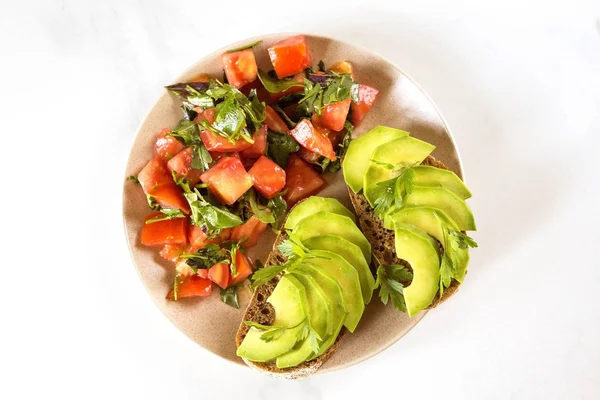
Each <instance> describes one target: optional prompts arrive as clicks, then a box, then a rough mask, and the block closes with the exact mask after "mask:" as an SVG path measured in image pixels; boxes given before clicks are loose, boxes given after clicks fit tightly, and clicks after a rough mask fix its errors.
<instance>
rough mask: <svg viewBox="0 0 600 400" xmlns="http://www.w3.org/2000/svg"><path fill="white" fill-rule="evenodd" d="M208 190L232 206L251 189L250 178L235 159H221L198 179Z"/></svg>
mask: <svg viewBox="0 0 600 400" xmlns="http://www.w3.org/2000/svg"><path fill="white" fill-rule="evenodd" d="M200 179H201V180H202V182H204V183H208V190H210V191H211V193H212V194H214V195H215V196H217V198H218V199H219V200H221V201H222V202H223V203H225V204H229V205H231V204H233V203H235V201H236V200H237V199H239V198H240V197H241V196H242V195H243V194H244V193H246V191H247V190H248V189H250V188H251V187H252V177H251V176H250V175H249V174H248V173H247V172H246V169H245V168H244V165H243V164H242V162H241V161H240V160H239V159H238V158H235V157H224V158H221V159H220V160H219V161H217V163H216V164H215V165H213V166H212V167H211V168H210V169H209V170H208V171H206V172H205V173H203V174H202V176H201V177H200Z"/></svg>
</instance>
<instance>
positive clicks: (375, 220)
mask: <svg viewBox="0 0 600 400" xmlns="http://www.w3.org/2000/svg"><path fill="white" fill-rule="evenodd" d="M421 165H430V166H432V167H436V168H441V169H449V168H448V167H447V166H446V165H445V164H444V163H442V162H441V161H438V160H436V159H435V158H433V157H432V156H428V157H427V158H426V159H425V160H424V161H423V162H422V163H421ZM348 192H349V193H350V200H351V202H352V206H353V207H354V211H355V212H356V215H357V216H358V223H359V226H360V228H361V230H362V231H363V233H364V235H365V236H366V238H367V240H368V241H369V242H370V243H371V245H372V246H373V247H372V251H373V262H372V263H371V268H372V271H373V272H375V271H376V270H377V267H378V263H382V264H387V265H390V264H402V265H404V266H405V267H407V269H409V270H411V271H412V269H411V268H410V265H409V264H408V263H407V262H405V261H404V260H401V259H399V258H397V257H396V252H395V251H394V249H395V247H396V246H395V244H394V231H391V230H389V229H385V228H384V226H383V220H381V219H380V218H379V217H377V216H376V215H375V212H374V211H373V208H372V207H371V206H370V205H369V202H368V201H367V199H366V198H365V197H364V196H363V195H362V194H356V193H354V192H353V191H352V190H351V189H350V188H348ZM440 250H441V251H443V248H441V244H440ZM459 285H460V283H459V282H458V281H456V280H453V281H452V282H451V284H450V286H449V287H448V288H446V289H444V294H443V296H441V297H440V296H436V297H435V298H434V299H433V303H431V305H430V306H429V307H427V309H428V310H429V309H432V308H435V307H436V306H438V305H439V304H441V303H442V302H444V301H446V300H447V299H448V298H449V297H450V296H452V295H453V294H454V293H455V292H456V291H457V290H458V286H459Z"/></svg>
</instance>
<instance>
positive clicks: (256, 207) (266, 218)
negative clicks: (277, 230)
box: [245, 189, 275, 224]
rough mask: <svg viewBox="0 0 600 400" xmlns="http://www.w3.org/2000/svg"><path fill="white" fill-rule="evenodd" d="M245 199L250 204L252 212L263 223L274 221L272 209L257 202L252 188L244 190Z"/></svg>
mask: <svg viewBox="0 0 600 400" xmlns="http://www.w3.org/2000/svg"><path fill="white" fill-rule="evenodd" d="M245 199H246V200H247V201H248V203H249V205H250V209H251V210H252V214H254V215H256V217H257V218H258V219H259V220H260V221H261V222H264V223H265V224H272V223H274V222H275V216H274V215H273V211H271V209H270V208H269V207H268V206H263V205H262V204H259V203H258V201H257V200H256V192H255V191H254V189H250V190H248V192H246V194H245Z"/></svg>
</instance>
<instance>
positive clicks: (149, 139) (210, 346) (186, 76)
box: [123, 33, 462, 373]
mask: <svg viewBox="0 0 600 400" xmlns="http://www.w3.org/2000/svg"><path fill="white" fill-rule="evenodd" d="M293 35H295V34H293V33H286V34H272V35H266V36H260V37H255V38H251V39H247V40H244V41H241V42H238V43H233V44H231V45H230V46H227V47H226V48H223V49H221V50H218V51H216V52H214V53H212V54H211V55H208V56H206V57H204V58H203V59H201V60H200V61H198V62H197V63H195V64H194V65H192V66H191V67H190V68H188V69H187V70H186V71H185V72H184V73H183V74H181V75H180V76H179V77H177V78H175V79H173V81H172V82H164V84H165V85H167V84H171V83H176V82H185V81H189V80H190V79H192V78H193V77H195V76H197V75H198V74H199V73H208V74H209V75H211V76H214V77H221V76H222V69H221V64H220V55H221V54H222V53H223V52H224V51H225V50H227V49H231V48H236V47H240V46H242V45H244V44H247V43H251V42H254V41H256V40H262V42H261V43H260V44H259V45H258V46H256V47H255V55H256V59H257V63H258V65H259V68H262V69H265V70H268V69H271V65H270V62H269V59H268V56H267V51H266V49H267V47H269V46H270V45H272V44H273V43H275V42H278V41H280V40H282V39H285V38H287V37H290V36H293ZM305 36H306V37H307V40H308V43H309V47H310V51H311V54H312V56H313V64H314V66H316V63H317V62H318V61H319V60H323V61H324V62H325V64H326V65H332V64H333V63H335V62H337V61H340V60H348V61H350V62H351V63H352V64H353V66H354V79H355V80H356V81H358V82H361V83H365V84H368V85H370V86H373V87H375V88H377V89H379V96H378V98H377V101H376V102H375V105H374V106H373V108H372V109H371V111H370V112H369V114H367V117H366V118H365V119H364V120H363V122H362V123H361V125H360V126H358V127H357V128H356V130H355V136H359V135H361V134H363V133H365V132H367V131H368V130H370V129H372V128H374V127H375V126H377V125H386V126H391V127H395V128H399V129H403V130H406V131H409V132H410V134H411V135H412V136H414V137H416V138H418V139H422V140H425V141H427V142H430V143H432V144H434V145H435V146H436V149H435V151H434V152H433V156H434V157H436V158H437V159H438V160H441V161H443V162H444V163H445V164H446V165H447V166H448V167H449V168H450V169H452V170H453V171H454V172H456V173H457V174H458V175H459V176H461V177H462V168H461V163H460V157H459V155H458V152H457V150H456V146H455V145H454V141H453V139H452V135H451V134H450V131H449V129H448V127H447V125H446V123H445V121H444V119H443V117H442V116H441V114H440V113H439V111H438V109H437V108H436V106H435V104H434V103H433V102H432V101H431V99H430V98H429V97H428V96H427V94H425V93H424V92H423V90H422V89H421V88H420V87H419V86H418V85H417V84H416V83H415V82H414V81H413V80H412V79H411V78H409V77H408V76H407V75H406V74H405V73H404V72H402V71H401V70H400V68H398V67H396V66H395V65H394V64H392V63H391V62H389V61H388V60H386V59H385V58H383V57H381V56H379V55H377V54H375V53H373V52H371V51H369V50H367V49H365V48H362V47H360V46H356V45H353V44H350V43H346V42H344V41H341V40H337V39H332V38H328V37H323V36H315V35H305ZM180 118H181V109H180V102H179V100H178V99H177V98H176V97H175V96H174V95H172V94H170V93H168V92H167V91H166V90H165V92H164V94H163V95H162V96H161V97H160V98H159V99H158V101H157V102H156V104H155V105H154V107H152V109H151V110H150V112H149V113H148V115H147V116H146V118H145V119H144V122H143V123H142V124H141V126H140V128H139V129H138V132H137V133H136V137H135V141H134V143H133V147H132V149H131V153H130V156H129V160H128V162H127V170H126V174H125V176H129V175H137V174H138V172H139V171H140V170H141V169H142V167H143V166H144V165H145V164H146V163H147V162H148V161H149V160H150V158H151V157H152V156H153V154H154V147H153V145H154V141H155V137H156V135H157V133H158V132H159V131H160V130H161V129H162V128H165V127H167V128H172V127H174V126H175V125H176V124H177V122H178V121H179V119H180ZM328 182H329V185H328V186H327V187H326V188H325V189H324V190H323V191H322V192H320V193H319V195H320V196H326V197H335V198H337V199H339V200H340V201H341V202H342V203H343V204H345V205H346V206H347V207H348V208H349V209H352V206H351V204H350V200H349V198H348V193H347V190H346V186H345V184H344V179H343V176H342V173H341V171H340V172H338V173H336V174H332V176H329V177H328ZM148 212H149V209H148V207H147V206H146V200H145V197H144V194H143V193H142V190H141V188H140V187H139V186H137V185H134V184H132V183H131V182H127V181H125V184H124V186H123V219H124V225H125V231H126V236H127V241H128V244H129V249H130V251H131V256H132V258H133V262H134V264H135V267H136V269H137V272H138V273H139V276H140V278H141V280H142V282H143V283H144V286H145V287H146V289H147V291H148V294H149V295H150V297H151V298H152V300H153V301H154V303H155V304H156V305H157V306H158V308H160V310H161V311H162V312H163V313H164V314H165V315H166V316H167V318H168V319H169V320H170V321H171V322H172V323H173V324H174V325H175V326H176V327H177V328H178V329H179V330H181V331H182V332H183V333H184V334H185V335H187V336H188V337H189V338H190V339H192V340H193V341H194V342H196V343H198V344H199V345H200V346H202V347H204V348H205V349H207V350H209V351H211V352H213V353H214V354H217V355H219V356H221V357H223V358H225V359H227V360H231V361H233V362H235V363H238V364H240V365H244V366H245V364H244V363H243V362H242V360H241V359H239V358H238V357H237V356H236V355H235V351H236V346H235V334H236V332H237V329H238V327H239V325H240V322H241V319H242V315H243V312H244V309H245V308H246V305H247V304H248V301H249V299H250V291H249V290H248V289H247V288H246V289H243V290H240V293H239V296H240V297H239V300H240V306H241V308H240V309H239V310H236V309H234V308H232V307H230V306H227V305H226V304H224V303H222V302H221V301H220V300H219V291H218V290H213V293H212V295H211V296H210V297H208V298H198V299H184V300H181V301H178V302H173V301H169V300H166V299H165V295H166V293H167V291H168V290H169V287H170V286H171V284H172V282H173V277H174V268H173V266H172V264H169V263H168V262H167V261H165V260H163V259H162V258H161V257H160V256H159V255H158V249H155V248H148V247H145V246H142V245H141V243H140V237H139V232H140V229H141V226H142V224H143V218H144V215H146V214H147V213H148ZM274 238H275V235H273V234H272V233H271V232H269V233H268V234H265V235H263V237H262V238H261V241H260V243H259V244H258V245H257V246H256V247H254V248H253V249H251V251H250V252H249V255H250V257H251V258H252V259H255V258H260V259H261V260H263V261H264V260H265V258H266V255H267V254H268V253H269V251H271V247H272V243H273V240H274ZM424 315H425V312H423V313H421V314H419V315H417V316H415V317H413V318H409V317H408V316H407V314H404V313H400V312H398V311H396V310H395V309H394V308H393V307H392V306H391V305H388V306H387V307H385V306H383V305H382V304H381V302H380V301H378V300H377V299H376V298H374V301H372V302H371V304H370V305H369V306H368V307H367V309H366V311H365V314H364V316H363V319H362V320H361V322H360V324H359V326H358V328H357V329H356V331H355V332H354V334H348V335H346V336H345V337H344V339H343V341H342V343H341V345H340V347H339V348H338V349H337V350H336V351H335V352H334V353H333V356H332V357H331V358H330V359H329V360H328V361H327V362H326V363H325V364H323V366H322V367H321V368H320V369H319V371H318V373H324V372H329V371H333V370H337V369H341V368H346V367H349V366H351V365H354V364H356V363H358V362H360V361H363V360H366V359H367V358H369V357H372V356H373V355H375V354H377V353H379V352H381V351H382V350H384V349H386V348H387V347H389V346H390V345H392V344H393V343H395V342H396V341H398V340H399V339H400V338H402V336H404V335H405V334H406V333H407V332H408V331H409V330H410V329H412V328H413V327H414V326H415V325H416V324H417V323H418V322H419V320H420V319H421V318H423V316H424Z"/></svg>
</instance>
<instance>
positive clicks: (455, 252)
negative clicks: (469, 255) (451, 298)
mask: <svg viewBox="0 0 600 400" xmlns="http://www.w3.org/2000/svg"><path fill="white" fill-rule="evenodd" d="M438 220H439V221H440V224H442V221H441V218H439V217H438ZM442 232H443V233H444V243H443V245H444V254H443V255H442V261H441V264H440V296H442V295H443V294H444V289H445V288H447V287H449V286H450V284H451V283H452V279H457V280H459V281H461V280H462V277H463V276H464V269H463V270H462V271H461V270H460V269H461V266H463V265H464V263H463V261H462V260H461V257H460V254H461V253H463V252H464V250H467V249H468V248H470V247H477V246H478V245H477V242H475V241H474V240H473V239H472V238H470V237H469V236H467V235H465V234H464V233H462V232H460V231H456V230H454V229H450V228H448V227H447V226H445V225H443V224H442Z"/></svg>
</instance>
